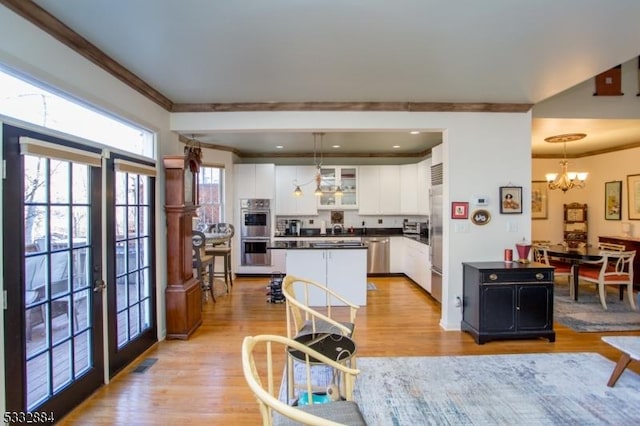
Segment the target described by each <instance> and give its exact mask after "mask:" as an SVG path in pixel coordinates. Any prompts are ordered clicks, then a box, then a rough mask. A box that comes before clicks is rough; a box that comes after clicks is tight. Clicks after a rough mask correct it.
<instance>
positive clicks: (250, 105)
mask: <svg viewBox="0 0 640 426" xmlns="http://www.w3.org/2000/svg"><path fill="white" fill-rule="evenodd" d="M532 107H533V104H503V103H455V102H236V103H201V104H173V108H172V109H171V112H248V111H406V112H516V113H522V112H527V111H529V110H530V109H531V108H532Z"/></svg>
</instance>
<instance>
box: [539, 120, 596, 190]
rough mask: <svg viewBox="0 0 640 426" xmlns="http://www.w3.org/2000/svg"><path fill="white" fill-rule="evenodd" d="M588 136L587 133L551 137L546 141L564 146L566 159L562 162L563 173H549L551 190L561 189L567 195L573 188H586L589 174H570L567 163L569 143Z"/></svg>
mask: <svg viewBox="0 0 640 426" xmlns="http://www.w3.org/2000/svg"><path fill="white" fill-rule="evenodd" d="M586 136H587V135H586V134H585V133H569V134H565V135H558V136H550V137H548V138H546V139H545V141H546V142H550V143H559V142H562V143H563V144H564V158H563V159H562V160H561V161H560V166H561V167H562V173H561V174H560V175H558V173H547V174H546V175H545V176H546V178H547V185H548V186H549V189H560V190H562V192H564V193H566V192H567V191H568V190H570V189H573V188H584V187H585V184H586V182H585V181H586V180H587V175H588V173H586V172H570V171H569V161H567V142H573V141H577V140H580V139H584V138H585V137H586Z"/></svg>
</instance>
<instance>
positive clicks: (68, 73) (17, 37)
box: [0, 7, 183, 411]
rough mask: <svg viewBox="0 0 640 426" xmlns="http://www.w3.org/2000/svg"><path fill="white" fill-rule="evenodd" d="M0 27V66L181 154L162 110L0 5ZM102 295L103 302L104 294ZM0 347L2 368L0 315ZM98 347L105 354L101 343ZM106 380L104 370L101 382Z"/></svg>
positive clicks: (164, 150) (162, 254) (159, 230)
mask: <svg viewBox="0 0 640 426" xmlns="http://www.w3.org/2000/svg"><path fill="white" fill-rule="evenodd" d="M0 28H2V33H3V35H4V37H1V38H0V63H2V64H3V65H5V66H7V67H10V68H12V69H14V70H17V71H19V72H20V73H22V74H26V75H28V76H31V77H32V78H35V79H37V80H40V81H42V82H45V83H47V84H49V85H50V86H52V87H55V88H58V89H60V90H62V91H65V92H67V93H69V94H72V95H73V96H75V97H77V98H79V99H82V100H84V101H86V102H88V103H91V104H93V105H94V106H96V107H98V108H100V109H103V110H107V111H110V112H111V113H112V114H114V115H118V116H120V117H122V118H125V119H127V120H129V121H131V122H133V123H136V124H138V125H140V126H143V127H146V128H147V129H149V130H151V131H153V132H156V136H157V149H158V158H162V156H163V155H167V154H179V153H181V152H182V148H183V146H182V145H181V144H179V143H177V137H176V135H175V134H174V133H172V132H171V131H170V130H169V126H168V124H169V114H168V112H167V111H165V110H164V109H162V108H160V107H159V106H158V105H156V104H155V103H153V102H151V101H149V100H148V99H147V98H146V97H144V96H142V95H140V94H139V93H138V92H136V91H135V90H133V89H131V88H130V87H128V86H127V85H125V84H123V83H122V82H120V81H119V80H117V79H116V78H114V77H113V76H111V75H110V74H108V73H106V72H104V71H103V70H102V69H101V68H99V67H97V66H96V65H94V64H93V63H91V62H89V61H88V60H86V59H84V58H83V57H81V56H79V55H78V54H77V53H75V52H73V51H72V50H71V49H69V48H67V47H66V46H64V45H62V44H61V43H59V42H57V41H56V40H54V39H53V38H52V37H51V36H49V35H47V34H45V33H44V32H42V31H41V30H39V29H37V28H36V27H34V26H33V25H32V24H30V23H29V22H27V21H25V20H24V19H22V18H20V17H18V16H17V15H15V14H14V13H13V12H11V11H9V10H8V9H6V8H4V7H0ZM158 171H159V174H158V177H157V180H156V192H157V201H158V203H157V205H156V210H155V213H156V229H155V232H156V235H157V244H156V255H157V257H158V259H159V260H160V261H159V262H158V267H157V271H156V276H157V283H158V288H157V296H158V317H157V321H158V338H159V339H163V338H164V336H165V330H166V326H165V304H164V290H165V287H166V275H167V274H166V262H163V261H162V259H165V258H166V237H165V234H166V233H165V230H166V226H165V223H166V220H165V215H164V207H163V206H164V172H163V168H162V163H161V162H159V163H158ZM3 210H4V209H3ZM0 232H1V230H0ZM2 290H4V283H3V282H2V283H0V291H2ZM103 297H105V299H106V293H105V294H104V296H103ZM105 306H106V305H105ZM105 324H106V322H105ZM0 346H1V347H2V353H1V354H0V364H2V365H4V353H5V348H4V318H3V316H0ZM104 346H105V352H106V350H107V344H106V342H105V345H104ZM106 378H107V374H106V372H105V380H106ZM4 384H5V379H4V369H0V409H1V411H4V401H5V388H4Z"/></svg>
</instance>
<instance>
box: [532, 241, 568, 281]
mask: <svg viewBox="0 0 640 426" xmlns="http://www.w3.org/2000/svg"><path fill="white" fill-rule="evenodd" d="M531 249H532V251H533V260H535V261H536V262H539V263H544V264H545V265H549V266H553V277H554V279H555V278H557V277H567V282H568V283H569V284H571V281H572V280H573V269H572V268H571V264H570V263H567V262H563V261H561V260H556V259H552V258H550V257H549V254H548V253H547V246H546V245H543V244H539V245H534V246H533V247H532V248H531ZM572 288H573V287H572Z"/></svg>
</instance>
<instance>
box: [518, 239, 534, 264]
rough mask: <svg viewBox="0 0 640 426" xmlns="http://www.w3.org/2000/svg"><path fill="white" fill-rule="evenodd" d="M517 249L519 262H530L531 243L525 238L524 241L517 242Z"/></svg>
mask: <svg viewBox="0 0 640 426" xmlns="http://www.w3.org/2000/svg"><path fill="white" fill-rule="evenodd" d="M516 250H518V257H519V259H518V262H519V263H529V251H531V243H530V242H528V241H526V240H525V239H524V238H523V239H522V241H520V242H517V243H516Z"/></svg>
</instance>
